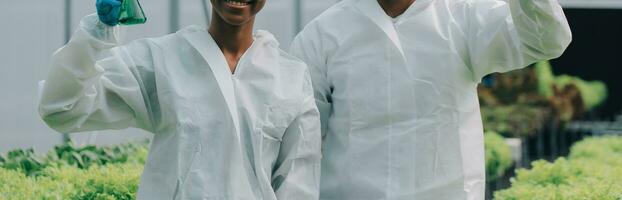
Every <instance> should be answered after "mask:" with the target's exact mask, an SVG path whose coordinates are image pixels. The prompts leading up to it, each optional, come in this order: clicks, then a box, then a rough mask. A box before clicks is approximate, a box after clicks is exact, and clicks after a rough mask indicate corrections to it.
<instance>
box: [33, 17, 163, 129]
mask: <svg viewBox="0 0 622 200" xmlns="http://www.w3.org/2000/svg"><path fill="white" fill-rule="evenodd" d="M117 32H118V28H117V27H110V26H107V25H105V24H103V23H101V22H100V21H99V19H98V17H97V15H96V14H93V15H89V16H86V17H84V18H83V19H82V21H81V22H80V27H79V28H78V30H77V31H76V32H75V33H74V35H73V37H72V38H71V40H70V41H69V43H67V44H66V45H65V46H64V47H62V48H61V49H59V50H58V51H56V52H55V53H54V55H53V58H52V66H51V69H50V73H49V75H48V77H47V79H46V80H45V81H42V83H41V84H40V85H41V90H42V91H41V92H40V94H41V96H40V99H39V113H40V115H41V117H42V119H43V121H45V122H46V123H47V124H48V126H49V127H51V128H52V129H54V130H56V131H58V132H61V133H71V132H81V131H92V130H103V129H123V128H128V127H136V128H141V129H144V130H147V131H152V130H151V129H152V127H153V123H152V121H153V118H152V117H151V116H152V115H151V109H150V105H151V103H150V102H149V99H150V98H149V96H152V97H153V93H152V92H153V90H149V89H148V88H151V89H153V87H154V85H155V83H154V78H153V77H154V76H153V60H154V58H153V57H152V56H153V54H152V49H154V48H156V47H155V46H154V45H152V44H150V43H149V42H148V41H147V40H139V41H135V42H132V43H130V44H128V45H125V46H120V45H118V40H117V36H116V35H118V34H117ZM130 52H131V54H130ZM150 92H151V94H149V93H150Z"/></svg>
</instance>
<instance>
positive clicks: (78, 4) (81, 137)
mask: <svg viewBox="0 0 622 200" xmlns="http://www.w3.org/2000/svg"><path fill="white" fill-rule="evenodd" d="M169 1H170V0H143V1H141V3H142V6H143V8H144V9H145V12H146V15H147V17H148V22H147V24H145V25H140V26H131V27H126V31H124V34H123V36H124V38H125V40H126V41H131V40H133V39H136V38H142V37H156V36H160V35H164V34H167V33H169V32H170V30H169V18H170V16H169V3H170V2H169ZM301 1H303V6H304V10H303V17H302V19H303V21H304V22H308V21H309V20H310V19H312V18H313V17H314V16H315V15H317V14H319V13H320V12H322V11H323V10H324V9H325V8H327V7H329V6H330V5H332V4H333V3H334V2H336V0H313V1H310V0H301ZM94 2H95V0H73V1H72V7H71V8H72V12H71V15H72V19H71V26H72V30H73V29H75V27H76V26H77V25H78V22H79V20H80V18H81V17H82V16H84V15H87V14H89V13H93V12H95V8H94ZM179 3H180V4H179V5H180V17H179V24H180V27H184V26H187V25H190V24H199V25H203V26H205V24H206V20H205V17H204V14H203V10H202V8H201V5H202V4H201V1H200V0H180V2H179ZM293 6H294V1H293V0H268V2H267V5H266V8H265V9H264V10H263V11H262V13H260V15H259V16H258V19H257V25H256V28H257V29H264V30H269V31H270V32H272V33H273V34H275V36H276V37H277V39H278V40H279V41H280V43H281V47H282V48H284V49H287V47H288V46H289V43H290V41H291V40H292V39H293V37H294V36H295V32H296V30H295V19H296V18H295V17H294V14H295V13H294V9H293ZM64 12H65V10H64V0H45V1H41V0H18V1H9V0H3V1H0V19H3V20H0V27H2V29H0V61H2V62H0V153H3V152H6V151H8V150H11V149H15V148H29V147H34V148H35V150H37V151H39V152H44V151H47V150H48V149H50V148H51V147H52V146H53V145H55V144H58V143H60V142H61V141H62V137H61V135H60V134H57V133H54V131H52V130H51V129H49V128H48V127H47V126H46V125H45V124H44V123H43V122H42V121H41V120H40V118H39V116H38V114H37V109H36V98H37V97H36V96H37V82H38V81H39V80H42V79H44V78H45V76H46V74H47V71H48V67H49V63H50V58H51V55H52V53H53V52H54V51H55V50H56V49H58V48H59V47H61V46H62V45H63V43H64V40H65V39H64V34H65V33H64V28H65V27H64ZM148 136H149V134H148V133H145V132H143V131H140V130H135V129H130V130H125V131H98V132H93V133H80V134H72V135H71V137H72V140H74V141H75V142H77V143H79V144H84V143H91V144H111V143H119V142H123V141H128V140H137V139H142V138H145V137H148Z"/></svg>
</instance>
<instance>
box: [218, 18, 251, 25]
mask: <svg viewBox="0 0 622 200" xmlns="http://www.w3.org/2000/svg"><path fill="white" fill-rule="evenodd" d="M220 17H222V19H223V20H224V21H225V22H227V24H230V25H234V26H241V25H245V24H247V23H249V22H250V21H251V20H252V19H253V18H252V17H244V16H220Z"/></svg>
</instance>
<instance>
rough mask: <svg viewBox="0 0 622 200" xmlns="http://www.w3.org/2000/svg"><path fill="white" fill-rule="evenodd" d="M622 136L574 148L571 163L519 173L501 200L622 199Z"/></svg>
mask: <svg viewBox="0 0 622 200" xmlns="http://www.w3.org/2000/svg"><path fill="white" fill-rule="evenodd" d="M621 158H622V137H614V136H610V137H601V138H590V139H586V140H584V141H582V142H580V143H578V144H576V145H575V146H573V148H572V152H571V155H570V158H569V160H567V159H565V158H560V159H558V160H556V161H555V162H553V163H549V162H547V161H536V162H534V163H533V164H532V165H533V168H532V169H531V170H526V169H520V170H517V175H516V177H515V178H513V179H512V187H511V188H509V189H506V190H502V191H498V192H496V193H495V199H498V200H531V199H534V200H535V199H537V200H549V199H551V200H558V199H559V200H585V199H593V200H620V199H622V181H620V180H622V159H621Z"/></svg>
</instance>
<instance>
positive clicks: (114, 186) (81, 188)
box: [0, 143, 147, 200]
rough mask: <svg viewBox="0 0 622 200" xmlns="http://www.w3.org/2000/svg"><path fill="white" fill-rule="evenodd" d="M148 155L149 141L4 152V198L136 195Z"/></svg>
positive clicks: (0, 176)
mask: <svg viewBox="0 0 622 200" xmlns="http://www.w3.org/2000/svg"><path fill="white" fill-rule="evenodd" d="M146 157H147V146H146V143H137V144H124V145H117V146H111V147H95V146H84V147H77V146H75V145H73V144H65V145H60V146H57V147H55V148H54V149H53V150H51V151H50V152H49V153H48V154H47V155H45V156H38V155H35V153H34V151H33V150H32V149H28V150H14V151H11V152H9V153H7V154H6V155H4V156H0V199H2V200H24V199H42V200H47V199H50V200H52V199H54V200H58V199H62V200H106V199H111V200H126V199H128V200H129V199H135V198H136V197H135V196H136V190H137V188H138V181H139V178H140V175H141V174H142V170H143V164H144V162H145V159H146Z"/></svg>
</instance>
